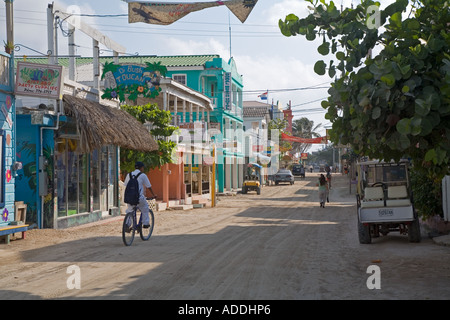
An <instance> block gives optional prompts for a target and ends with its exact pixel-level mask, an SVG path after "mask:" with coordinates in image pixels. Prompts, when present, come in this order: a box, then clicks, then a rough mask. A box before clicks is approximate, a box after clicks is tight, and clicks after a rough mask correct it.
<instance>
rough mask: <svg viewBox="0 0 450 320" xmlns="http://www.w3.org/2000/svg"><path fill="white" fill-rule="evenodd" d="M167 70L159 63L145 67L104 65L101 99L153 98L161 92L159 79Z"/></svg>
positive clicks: (136, 65) (147, 63)
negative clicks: (103, 83) (103, 88)
mask: <svg viewBox="0 0 450 320" xmlns="http://www.w3.org/2000/svg"><path fill="white" fill-rule="evenodd" d="M166 72H167V68H166V67H165V66H163V65H161V63H160V62H157V63H149V62H146V63H145V65H138V64H114V62H111V63H108V62H107V63H105V65H104V68H103V74H102V80H105V86H104V87H105V90H104V94H103V95H102V98H103V99H119V100H120V101H121V102H124V101H125V100H126V99H128V100H131V101H136V100H137V98H138V97H143V98H155V97H157V96H158V95H159V92H160V91H161V88H160V86H159V85H160V81H161V77H164V76H165V75H166Z"/></svg>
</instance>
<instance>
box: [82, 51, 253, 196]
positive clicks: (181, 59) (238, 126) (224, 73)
mask: <svg viewBox="0 0 450 320" xmlns="http://www.w3.org/2000/svg"><path fill="white" fill-rule="evenodd" d="M100 61H101V62H102V63H103V64H104V63H105V62H112V61H113V58H112V57H111V58H101V59H100ZM81 63H82V61H80V59H77V64H81ZM119 63H120V64H133V63H135V64H145V63H161V65H163V66H165V67H167V74H166V77H168V78H172V79H173V80H175V81H177V82H179V83H181V84H184V85H186V86H187V87H189V88H191V89H193V90H195V91H198V92H200V93H202V94H204V95H206V96H207V97H209V98H211V101H212V104H213V106H214V111H212V112H210V113H209V114H205V113H200V112H197V111H196V110H192V111H190V110H187V109H188V107H187V108H185V109H184V110H183V109H182V108H180V107H178V109H177V110H178V111H177V112H176V113H177V120H176V122H175V123H176V124H181V123H185V122H195V121H201V122H204V123H206V128H207V130H208V132H209V133H210V134H211V132H213V130H214V129H217V130H216V131H215V132H216V134H213V137H212V140H213V141H214V142H215V145H216V156H217V159H216V173H217V175H216V187H217V189H216V190H217V191H218V192H224V191H231V190H233V189H237V188H240V187H241V186H242V182H243V172H244V168H243V166H244V161H245V157H244V154H243V152H242V140H243V130H244V126H243V88H244V84H243V79H242V76H241V75H240V74H239V73H238V70H237V67H236V63H235V61H234V59H233V58H230V59H229V60H228V61H226V60H224V59H223V58H221V57H220V56H219V55H182V56H137V57H119ZM78 81H81V82H83V83H85V84H87V85H89V83H88V82H84V81H82V80H81V79H80V80H78ZM174 113H175V112H172V114H174ZM190 117H192V118H193V119H190Z"/></svg>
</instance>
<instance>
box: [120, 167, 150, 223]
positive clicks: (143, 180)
mask: <svg viewBox="0 0 450 320" xmlns="http://www.w3.org/2000/svg"><path fill="white" fill-rule="evenodd" d="M144 167H145V166H144V163H143V162H140V161H137V162H136V163H135V165H134V168H135V169H136V170H134V171H133V172H131V175H133V176H134V177H136V176H138V177H137V181H138V183H139V193H140V196H139V203H138V204H137V207H138V209H139V210H140V211H141V214H142V224H143V226H144V228H148V227H149V226H150V219H149V215H148V213H149V210H150V208H149V206H148V203H147V200H146V197H145V192H144V187H145V188H146V189H149V190H150V191H151V193H152V194H153V197H155V198H156V194H155V193H154V192H153V190H152V185H151V183H150V180H149V179H148V177H147V175H146V174H145V173H144ZM141 173H142V174H141ZM128 181H130V174H127V176H126V178H125V181H124V184H125V187H126V186H127V184H128ZM133 209H134V208H133V206H132V205H130V204H128V208H127V210H126V212H127V213H128V212H132V211H133Z"/></svg>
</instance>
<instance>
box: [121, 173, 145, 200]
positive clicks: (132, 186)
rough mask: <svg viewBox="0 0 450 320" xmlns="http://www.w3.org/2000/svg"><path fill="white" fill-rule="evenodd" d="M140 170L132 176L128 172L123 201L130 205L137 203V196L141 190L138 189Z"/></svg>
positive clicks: (138, 196)
mask: <svg viewBox="0 0 450 320" xmlns="http://www.w3.org/2000/svg"><path fill="white" fill-rule="evenodd" d="M141 173H142V172H139V173H138V174H137V175H136V176H133V175H132V174H131V172H130V180H129V181H128V183H127V187H126V188H125V194H124V197H123V198H124V199H123V201H124V202H125V203H128V204H131V205H137V204H138V203H139V198H140V196H141V192H140V191H139V182H138V177H139V176H140V175H141Z"/></svg>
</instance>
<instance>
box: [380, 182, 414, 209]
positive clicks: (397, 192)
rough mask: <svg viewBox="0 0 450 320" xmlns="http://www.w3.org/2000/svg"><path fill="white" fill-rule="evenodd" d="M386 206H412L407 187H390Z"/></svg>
mask: <svg viewBox="0 0 450 320" xmlns="http://www.w3.org/2000/svg"><path fill="white" fill-rule="evenodd" d="M387 195H388V199H387V200H386V205H387V206H389V207H406V206H410V205H411V201H410V199H409V197H408V190H407V189H406V186H389V187H388V191H387Z"/></svg>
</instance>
